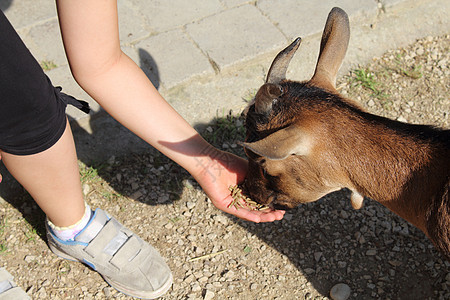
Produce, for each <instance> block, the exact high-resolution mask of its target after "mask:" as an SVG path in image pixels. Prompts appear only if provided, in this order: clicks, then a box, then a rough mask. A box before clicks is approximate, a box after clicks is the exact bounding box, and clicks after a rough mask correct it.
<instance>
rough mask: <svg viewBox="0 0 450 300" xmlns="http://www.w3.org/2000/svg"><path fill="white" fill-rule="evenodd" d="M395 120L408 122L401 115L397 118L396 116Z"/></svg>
mask: <svg viewBox="0 0 450 300" xmlns="http://www.w3.org/2000/svg"><path fill="white" fill-rule="evenodd" d="M397 121H399V122H403V123H406V122H408V120H406V119H405V117H403V116H400V117H398V118H397Z"/></svg>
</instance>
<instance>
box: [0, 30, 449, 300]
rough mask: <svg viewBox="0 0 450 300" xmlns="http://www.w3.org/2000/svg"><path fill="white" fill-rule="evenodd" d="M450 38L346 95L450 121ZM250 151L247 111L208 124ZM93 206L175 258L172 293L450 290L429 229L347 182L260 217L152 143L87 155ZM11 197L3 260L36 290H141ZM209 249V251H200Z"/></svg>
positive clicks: (376, 109) (358, 72)
mask: <svg viewBox="0 0 450 300" xmlns="http://www.w3.org/2000/svg"><path fill="white" fill-rule="evenodd" d="M449 47H450V36H448V35H447V36H441V37H428V38H425V39H423V40H419V41H417V42H416V43H414V44H412V45H410V46H409V47H406V48H403V49H397V50H393V51H390V52H388V53H386V54H385V55H383V56H382V57H381V58H377V59H374V61H373V62H372V63H371V64H369V65H367V66H361V67H360V68H357V69H355V70H353V71H352V72H351V73H349V74H347V75H346V76H344V77H342V78H340V80H339V88H340V90H341V92H342V93H343V94H344V95H348V96H349V97H350V98H353V99H355V100H357V101H358V102H359V103H360V104H361V105H362V106H364V107H365V108H366V109H367V110H368V111H370V112H373V113H376V114H379V115H383V116H386V117H389V118H392V119H397V120H400V121H407V122H411V123H426V124H433V125H436V126H442V127H447V128H448V127H449V112H450V99H449V95H450V93H449V85H450V80H449V78H450V76H449V75H450V69H449V56H450V54H449V53H450V52H449ZM202 134H203V135H204V136H205V137H206V138H207V139H208V140H210V141H211V142H212V143H213V144H214V145H216V146H217V147H221V148H223V149H225V150H228V151H232V152H235V153H237V154H239V155H243V153H242V150H241V149H240V147H239V146H237V145H236V141H237V140H242V139H243V134H244V128H243V121H242V119H241V118H240V117H239V116H238V115H237V116H236V115H233V114H230V115H228V116H224V117H223V118H218V119H217V120H215V121H214V122H212V123H211V124H209V126H207V128H206V130H205V131H204V132H203V133H202ZM80 174H81V177H82V182H83V192H84V194H85V195H86V201H87V202H88V203H89V204H90V206H91V207H93V208H95V207H101V208H103V209H105V210H106V211H108V212H109V213H110V214H112V215H114V216H115V217H116V218H117V219H118V220H119V221H121V222H123V223H124V225H126V226H127V227H129V228H130V229H132V230H133V231H134V232H136V233H137V234H138V235H139V236H140V237H141V238H143V239H144V240H146V241H148V242H150V243H151V244H152V245H154V246H155V247H156V248H158V249H159V250H160V252H161V254H162V255H163V256H164V257H166V259H167V262H168V264H169V265H170V267H171V269H172V271H173V275H174V284H173V287H172V288H171V289H170V290H169V292H168V293H167V295H165V296H164V297H163V298H162V299H328V297H329V291H330V289H331V287H333V286H334V285H335V284H337V283H345V284H347V285H349V287H350V288H351V297H350V298H351V299H450V262H449V261H446V260H445V259H444V257H443V256H441V255H440V254H439V253H437V252H436V250H435V249H434V248H433V246H432V244H431V243H430V242H429V241H428V240H427V238H426V237H425V236H424V234H423V233H422V232H420V231H419V230H417V229H416V228H414V227H413V226H411V225H410V224H408V223H407V222H405V221H403V220H402V219H400V218H399V217H397V216H395V215H394V214H392V213H391V212H389V211H388V210H387V209H385V208H384V207H382V206H381V205H379V204H378V203H376V202H374V201H372V200H370V199H366V200H365V205H364V207H363V208H362V209H361V210H358V211H356V210H353V209H352V207H351V205H350V201H349V194H348V192H347V191H340V192H336V193H333V194H330V195H328V196H326V197H324V198H323V199H321V200H319V201H317V202H315V203H310V204H307V205H302V206H299V207H298V208H296V209H294V210H293V211H290V212H288V213H287V214H286V216H285V218H284V219H283V220H282V221H279V222H274V223H270V224H253V223H249V222H245V221H242V220H238V219H236V218H234V217H232V216H229V215H226V214H224V213H222V212H221V211H218V210H217V209H215V208H214V207H213V206H212V205H211V203H210V201H209V200H208V199H207V197H206V196H205V194H204V193H203V192H202V191H201V190H200V189H199V187H198V185H197V184H196V183H195V182H194V181H193V179H192V178H191V177H189V175H188V174H187V173H186V172H185V171H184V170H182V169H181V168H180V167H178V166H177V165H175V164H174V163H172V162H171V161H170V160H168V159H167V158H165V157H164V156H162V155H160V154H158V153H156V152H154V151H149V152H147V153H142V154H140V155H132V156H129V157H111V158H110V159H109V160H108V161H107V162H106V163H102V164H93V165H86V164H84V163H81V162H80ZM7 201H8V202H5V203H2V204H0V218H1V219H0V220H1V221H0V266H3V267H6V268H7V270H8V271H9V272H10V273H12V274H13V275H14V276H15V278H16V281H17V283H18V284H19V285H20V286H21V287H23V288H24V289H25V290H26V291H27V293H28V294H29V295H30V296H31V297H32V298H33V299H114V298H117V299H129V297H127V296H125V295H123V294H121V293H118V292H116V291H115V290H114V289H112V288H110V287H108V285H107V284H106V283H105V282H104V281H103V280H102V278H101V276H99V275H98V274H97V273H96V272H94V271H92V270H90V269H89V268H87V267H86V266H84V265H82V264H81V263H75V262H69V261H65V260H62V259H59V258H57V257H56V256H55V255H53V254H52V253H51V252H50V250H49V249H48V247H47V245H46V238H45V229H44V225H43V224H44V220H45V218H44V215H43V213H42V212H41V211H40V209H39V208H38V207H37V206H36V205H35V204H34V202H33V201H32V199H31V198H30V196H29V195H28V194H26V193H25V192H23V193H22V194H21V195H20V196H19V197H17V198H14V199H7ZM194 258H197V259H194Z"/></svg>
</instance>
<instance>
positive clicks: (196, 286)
mask: <svg viewBox="0 0 450 300" xmlns="http://www.w3.org/2000/svg"><path fill="white" fill-rule="evenodd" d="M201 290H202V288H201V287H200V285H199V284H198V283H197V282H195V283H194V284H193V285H192V291H193V292H199V291H201Z"/></svg>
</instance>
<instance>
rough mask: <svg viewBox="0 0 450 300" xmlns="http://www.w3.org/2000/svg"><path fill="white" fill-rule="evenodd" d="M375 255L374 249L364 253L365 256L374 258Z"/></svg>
mask: <svg viewBox="0 0 450 300" xmlns="http://www.w3.org/2000/svg"><path fill="white" fill-rule="evenodd" d="M376 254H377V250H376V249H370V250H367V251H366V255H367V256H374V255H376Z"/></svg>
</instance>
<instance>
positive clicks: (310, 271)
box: [305, 268, 316, 275]
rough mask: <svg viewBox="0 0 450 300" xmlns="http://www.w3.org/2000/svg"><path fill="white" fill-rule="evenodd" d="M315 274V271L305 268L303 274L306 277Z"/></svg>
mask: <svg viewBox="0 0 450 300" xmlns="http://www.w3.org/2000/svg"><path fill="white" fill-rule="evenodd" d="M315 272H316V270H314V269H311V268H306V269H305V273H306V274H307V275H311V274H313V273H315Z"/></svg>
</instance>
